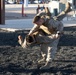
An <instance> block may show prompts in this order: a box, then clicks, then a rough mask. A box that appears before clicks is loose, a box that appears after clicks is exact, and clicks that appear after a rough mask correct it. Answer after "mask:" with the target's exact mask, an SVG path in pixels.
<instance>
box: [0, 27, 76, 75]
mask: <svg viewBox="0 0 76 75" xmlns="http://www.w3.org/2000/svg"><path fill="white" fill-rule="evenodd" d="M19 34H21V35H22V36H24V35H26V34H27V33H26V32H25V31H23V32H22V31H20V32H7V31H3V30H0V75H75V74H76V27H67V28H64V35H63V36H62V38H61V39H60V41H59V45H58V51H57V54H56V57H55V59H54V61H53V62H52V63H51V64H50V66H51V67H50V69H47V70H39V67H38V65H37V61H38V60H39V59H41V55H40V48H39V47H38V46H35V47H33V48H28V49H22V47H21V46H20V45H19V44H18V38H17V36H18V35H19Z"/></svg>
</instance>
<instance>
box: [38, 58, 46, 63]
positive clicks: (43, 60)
mask: <svg viewBox="0 0 76 75" xmlns="http://www.w3.org/2000/svg"><path fill="white" fill-rule="evenodd" d="M45 61H46V58H42V59H41V60H39V61H38V63H39V64H40V63H42V62H45Z"/></svg>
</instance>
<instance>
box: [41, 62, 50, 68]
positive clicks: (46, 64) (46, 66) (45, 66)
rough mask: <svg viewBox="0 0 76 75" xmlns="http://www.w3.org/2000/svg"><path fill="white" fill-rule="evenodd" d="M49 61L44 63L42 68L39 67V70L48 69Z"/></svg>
mask: <svg viewBox="0 0 76 75" xmlns="http://www.w3.org/2000/svg"><path fill="white" fill-rule="evenodd" d="M50 65H51V61H48V62H46V63H45V65H44V66H42V67H40V69H50Z"/></svg>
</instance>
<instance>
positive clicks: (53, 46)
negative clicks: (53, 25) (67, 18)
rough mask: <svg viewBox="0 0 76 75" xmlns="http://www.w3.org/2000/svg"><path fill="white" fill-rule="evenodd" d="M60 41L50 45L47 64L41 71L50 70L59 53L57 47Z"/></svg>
mask: <svg viewBox="0 0 76 75" xmlns="http://www.w3.org/2000/svg"><path fill="white" fill-rule="evenodd" d="M58 41H59V39H57V40H55V41H54V42H53V43H50V44H49V45H48V48H47V58H46V63H45V65H44V66H42V67H41V69H49V68H50V64H51V62H52V60H53V59H54V57H55V53H56V51H57V45H58Z"/></svg>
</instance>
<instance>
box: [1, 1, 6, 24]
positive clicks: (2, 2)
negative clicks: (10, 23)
mask: <svg viewBox="0 0 76 75" xmlns="http://www.w3.org/2000/svg"><path fill="white" fill-rule="evenodd" d="M0 24H5V0H0Z"/></svg>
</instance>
